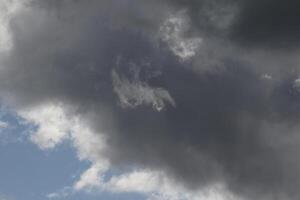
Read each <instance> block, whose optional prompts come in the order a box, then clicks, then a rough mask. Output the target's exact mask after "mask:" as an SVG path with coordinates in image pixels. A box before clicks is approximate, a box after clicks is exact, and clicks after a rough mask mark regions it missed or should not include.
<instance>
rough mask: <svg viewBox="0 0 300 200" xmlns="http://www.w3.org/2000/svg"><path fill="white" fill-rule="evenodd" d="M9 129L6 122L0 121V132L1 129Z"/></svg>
mask: <svg viewBox="0 0 300 200" xmlns="http://www.w3.org/2000/svg"><path fill="white" fill-rule="evenodd" d="M8 127H9V124H8V122H5V121H0V130H1V129H6V128H8Z"/></svg>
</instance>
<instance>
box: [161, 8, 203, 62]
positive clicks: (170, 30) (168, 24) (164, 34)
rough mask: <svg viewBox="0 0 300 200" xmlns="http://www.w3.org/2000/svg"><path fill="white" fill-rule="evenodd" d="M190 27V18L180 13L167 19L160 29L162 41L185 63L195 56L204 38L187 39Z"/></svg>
mask: <svg viewBox="0 0 300 200" xmlns="http://www.w3.org/2000/svg"><path fill="white" fill-rule="evenodd" d="M189 26H190V25H189V19H188V17H187V16H186V15H185V13H184V12H180V13H178V14H177V15H174V16H171V17H170V18H169V19H167V20H166V21H165V22H164V23H163V25H162V26H161V28H160V37H161V39H162V40H163V41H165V42H166V43H167V44H168V45H169V47H170V49H171V51H172V52H173V53H174V54H175V55H176V56H178V57H179V58H180V59H181V60H183V61H185V60H188V59H190V58H192V57H193V56H195V55H196V51H197V49H198V48H199V46H200V44H201V43H202V38H199V37H186V36H185V35H184V34H185V32H186V31H187V30H188V29H189Z"/></svg>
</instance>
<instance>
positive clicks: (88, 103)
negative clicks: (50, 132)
mask: <svg viewBox="0 0 300 200" xmlns="http://www.w3.org/2000/svg"><path fill="white" fill-rule="evenodd" d="M210 2H211V1H210ZM213 2H214V3H213V4H212V3H208V1H189V2H187V1H151V2H149V1H143V0H139V1H118V0H113V1H90V2H89V3H86V1H75V0H74V1H51V2H50V1H32V2H31V3H30V4H28V6H29V7H28V8H27V9H25V10H24V11H21V12H20V13H18V14H17V15H16V16H14V17H13V18H12V20H11V21H10V28H11V32H12V37H13V42H14V47H13V49H12V50H11V52H10V55H9V56H8V57H7V58H6V60H4V61H3V63H5V67H3V68H0V94H1V99H2V101H3V102H5V103H9V104H10V105H12V106H16V107H18V108H23V107H28V106H35V105H38V104H43V103H46V102H49V101H50V102H51V101H54V102H57V101H58V102H64V103H66V104H70V105H72V106H74V107H75V108H76V109H77V113H78V114H79V115H82V116H86V117H87V115H86V113H93V114H94V116H96V117H93V118H92V119H91V120H90V125H91V126H92V127H93V128H94V129H95V131H96V132H101V133H105V134H107V136H108V144H109V149H108V150H107V152H106V153H107V155H108V157H109V159H110V161H111V162H112V163H113V164H115V165H116V166H120V167H122V166H123V167H124V166H128V165H129V166H142V167H146V168H151V169H159V170H163V171H165V172H166V173H168V174H169V175H171V176H173V177H175V178H176V180H178V181H181V182H182V183H184V184H185V185H186V186H188V187H190V188H193V189H198V188H201V187H202V186H206V185H209V184H213V183H218V182H222V183H225V184H226V186H227V187H228V188H229V189H230V190H231V191H233V192H234V193H237V194H239V195H242V196H243V197H245V198H249V199H261V200H262V199H264V200H265V199H270V200H272V199H291V200H294V199H295V200H296V199H299V197H300V193H299V191H298V188H299V186H300V174H299V172H300V160H299V158H298V156H297V155H298V153H299V151H300V148H299V142H300V140H299V139H300V138H299V136H298V133H297V132H298V131H299V125H298V124H299V117H300V93H299V87H298V86H297V81H296V82H295V79H297V78H298V77H297V74H295V72H297V71H298V69H297V58H296V57H295V56H291V57H287V56H286V52H279V53H278V51H276V54H274V55H280V56H274V55H269V56H266V55H265V53H262V51H259V50H257V52H254V53H253V52H251V53H250V52H248V51H247V50H245V49H242V50H243V51H244V52H246V53H240V52H239V53H238V50H241V47H240V48H237V47H235V45H234V44H232V43H231V41H227V39H226V38H227V37H228V36H229V35H228V34H231V33H234V34H236V35H237V39H238V40H240V39H242V40H245V41H247V42H249V43H251V44H253V45H255V46H256V47H259V45H260V44H261V45H263V46H264V45H266V44H268V43H271V41H272V40H275V39H277V40H279V41H281V42H284V41H285V40H286V41H288V37H290V36H291V37H292V38H293V37H294V38H295V42H297V37H296V32H297V31H296V28H295V27H293V28H295V29H293V28H292V27H291V28H289V26H288V25H295V24H296V19H295V17H296V14H295V12H296V8H294V9H292V10H291V13H290V15H288V16H286V15H284V17H282V18H281V17H280V15H281V13H284V14H286V13H287V9H288V5H289V6H293V7H296V6H295V5H296V4H297V3H296V1H292V3H291V4H288V5H287V4H284V3H280V2H282V1H280V2H279V1H272V2H273V3H274V5H273V4H272V5H273V7H274V9H275V8H276V9H275V10H273V9H272V10H271V8H269V6H267V5H268V4H271V3H270V1H263V2H262V3H260V1H251V2H250V1H249V2H248V1H239V2H238V3H239V4H234V5H233V3H232V4H231V3H228V2H231V1H228V2H226V1H213ZM281 4H282V5H281ZM235 6H238V7H235ZM233 7H235V8H234V9H233ZM271 7H272V6H271ZM223 8H224V9H225V8H226V9H225V11H224V9H223ZM236 8H239V9H238V11H236V13H235V15H234V18H233V19H231V18H226V20H225V21H223V20H224V19H225V18H224V16H229V15H228V11H229V10H232V11H233V10H235V9H236ZM254 8H257V9H258V11H257V15H255V11H253V10H255V9H254ZM182 9H188V10H187V11H186V12H187V15H188V16H189V17H191V21H192V26H191V27H190V29H191V30H188V31H187V32H189V31H190V32H189V33H191V35H193V36H195V35H196V36H199V37H201V38H202V37H203V40H204V42H203V44H202V45H200V47H199V48H200V49H199V50H198V52H197V54H196V55H195V57H194V58H193V59H191V60H187V61H182V60H180V59H179V58H178V57H176V56H175V55H173V54H172V51H170V50H169V49H168V44H166V43H164V42H163V41H160V40H159V39H158V38H159V37H158V35H156V34H157V33H158V32H159V30H160V28H159V27H160V26H161V25H162V24H163V22H164V21H165V20H166V18H167V17H168V16H170V15H169V14H174V12H175V14H176V12H177V11H181V10H182ZM198 9H199V12H200V11H206V12H204V13H206V14H200V19H199V15H198V14H197V13H198ZM223 11H224V12H223ZM253 12H254V14H252V13H253ZM224 13H225V14H224ZM267 13H268V14H267ZM204 15H205V16H206V17H207V18H204V19H206V20H203V19H202V18H201V16H202V17H203V16H204ZM252 15H253V16H252ZM269 15H270V16H269ZM271 15H272V17H274V19H279V18H280V20H279V21H278V20H275V22H273V21H272V20H271V19H270V18H271ZM231 17H232V16H231ZM257 17H258V18H257ZM285 21H287V22H289V23H288V24H286V23H284V22H285ZM221 22H222V23H221ZM225 22H226V23H227V25H226V26H223V25H224V24H223V23H225ZM254 22H258V23H254ZM260 22H261V24H260ZM197 24H198V25H197ZM263 24H267V26H263ZM278 24H282V25H281V26H279V27H280V29H277V28H276V27H277V26H278ZM193 25H194V26H193ZM245 26H247V27H248V26H249V27H252V28H251V31H253V32H251V31H250V32H248V31H247V29H246V28H243V27H245ZM231 27H233V29H231ZM219 32H220V34H219ZM224 32H226V34H224ZM189 33H187V35H189ZM204 33H205V34H204ZM209 33H211V34H212V35H214V37H209V35H210V34H209ZM216 33H218V34H216ZM198 34H199V35H198ZM253 34H254V35H253ZM268 35H269V36H270V37H267V36H268ZM233 39H234V40H235V38H233ZM205 52H209V53H205ZM247 54H249V55H247ZM250 54H251V55H250ZM212 55H213V56H212ZM245 58H247V59H245ZM284 58H286V59H284ZM212 60H215V61H216V62H213V61H212ZM249 60H250V61H249ZM270 60H272V61H273V62H275V63H280V64H283V65H282V66H281V65H280V66H276V67H277V68H279V70H278V71H280V73H277V74H276V76H274V77H273V76H271V75H272V73H274V71H275V70H274V69H273V66H270V63H271V62H270ZM287 60H288V61H287ZM204 64H205V65H208V67H209V68H210V70H202V69H203V66H202V65H204ZM265 65H267V66H265ZM261 67H262V68H264V69H268V70H269V71H270V74H271V75H268V74H265V75H264V76H263V74H261V73H260V70H261V69H260V68H261Z"/></svg>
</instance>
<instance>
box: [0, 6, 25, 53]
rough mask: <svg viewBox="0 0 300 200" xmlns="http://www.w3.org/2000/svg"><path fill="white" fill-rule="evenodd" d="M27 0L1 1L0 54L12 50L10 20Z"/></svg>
mask: <svg viewBox="0 0 300 200" xmlns="http://www.w3.org/2000/svg"><path fill="white" fill-rule="evenodd" d="M26 1H27V0H22V1H18V0H1V1H0V53H1V52H3V51H8V50H10V49H11V48H12V46H13V44H12V39H11V34H10V31H9V21H10V19H11V18H12V17H13V16H14V15H15V14H16V13H17V12H18V11H19V10H20V9H21V8H23V5H24V3H25V2H26Z"/></svg>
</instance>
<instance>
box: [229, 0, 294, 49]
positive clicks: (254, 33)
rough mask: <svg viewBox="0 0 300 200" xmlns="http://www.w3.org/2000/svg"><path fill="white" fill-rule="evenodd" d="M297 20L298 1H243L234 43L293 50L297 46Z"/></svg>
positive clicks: (235, 29) (234, 31)
mask: <svg viewBox="0 0 300 200" xmlns="http://www.w3.org/2000/svg"><path fill="white" fill-rule="evenodd" d="M299 20H300V2H299V1H296V0H291V1H281V0H262V1H260V0H258V1H256V0H254V1H245V3H244V4H243V5H242V6H241V11H240V15H239V17H238V19H237V20H236V22H235V25H234V28H233V39H238V40H239V41H240V42H241V43H243V44H246V45H249V46H253V45H254V46H268V47H284V48H291V47H293V48H294V47H297V46H298V45H299V33H300V28H299Z"/></svg>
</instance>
